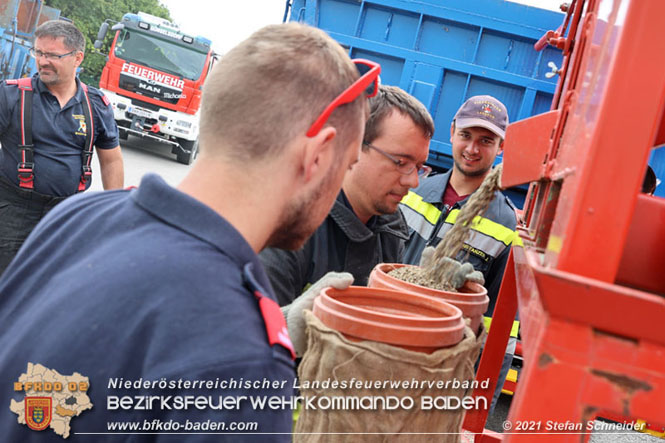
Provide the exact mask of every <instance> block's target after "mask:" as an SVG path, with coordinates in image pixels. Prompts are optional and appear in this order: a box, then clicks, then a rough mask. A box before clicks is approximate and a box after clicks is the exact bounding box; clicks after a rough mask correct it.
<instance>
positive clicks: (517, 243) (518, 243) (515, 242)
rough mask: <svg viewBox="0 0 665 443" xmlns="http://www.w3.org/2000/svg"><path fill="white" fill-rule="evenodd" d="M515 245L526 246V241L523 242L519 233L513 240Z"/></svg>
mask: <svg viewBox="0 0 665 443" xmlns="http://www.w3.org/2000/svg"><path fill="white" fill-rule="evenodd" d="M513 246H520V247H522V248H523V247H524V243H522V239H521V238H520V236H519V234H517V235H516V236H515V239H514V240H513Z"/></svg>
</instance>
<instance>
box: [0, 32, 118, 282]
mask: <svg viewBox="0 0 665 443" xmlns="http://www.w3.org/2000/svg"><path fill="white" fill-rule="evenodd" d="M84 49H85V39H84V38H83V34H81V31H79V30H78V29H77V28H76V26H74V25H73V24H72V23H69V22H66V21H62V20H51V21H48V22H45V23H44V24H42V25H40V26H39V27H38V28H37V30H36V31H35V42H34V47H33V48H32V51H31V52H32V54H33V56H34V57H35V61H36V63H37V69H38V72H37V74H35V76H34V77H32V79H30V78H25V79H19V80H7V81H6V82H4V83H3V84H2V85H1V86H0V143H2V149H1V150H0V208H1V209H0V274H1V273H2V271H4V269H5V268H6V267H7V265H8V264H9V262H10V261H11V260H12V258H13V257H14V255H15V254H16V252H17V251H18V250H19V248H20V247H21V245H22V244H23V241H24V240H25V238H26V237H27V236H28V234H30V232H31V231H32V229H33V228H34V227H35V225H36V224H37V223H38V222H39V220H40V219H41V218H42V217H43V216H44V214H46V213H47V212H48V211H49V210H50V209H51V208H53V207H54V206H55V205H56V204H57V203H59V202H60V201H62V200H63V199H64V198H65V197H68V196H70V195H73V194H75V193H77V192H82V191H85V190H86V189H87V188H88V187H89V186H90V183H91V170H90V161H91V159H92V149H93V146H96V147H97V153H98V156H99V164H100V169H101V176H102V182H103V184H104V189H116V188H121V187H122V186H123V180H124V172H123V161H122V154H121V153H120V146H119V144H118V127H117V125H116V123H115V120H114V119H113V109H111V106H110V103H109V101H108V99H107V98H106V97H105V96H104V95H103V94H102V93H101V92H100V91H99V90H98V89H96V88H93V87H90V86H86V85H85V84H83V83H82V82H81V81H80V80H78V79H77V77H76V68H77V67H78V66H79V65H80V64H81V62H82V61H83V50H84ZM33 122H34V123H33Z"/></svg>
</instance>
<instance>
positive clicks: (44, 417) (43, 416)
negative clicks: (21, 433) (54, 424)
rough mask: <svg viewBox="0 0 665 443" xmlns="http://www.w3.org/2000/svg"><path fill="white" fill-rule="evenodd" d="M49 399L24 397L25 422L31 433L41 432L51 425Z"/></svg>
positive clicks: (50, 399) (50, 403)
mask: <svg viewBox="0 0 665 443" xmlns="http://www.w3.org/2000/svg"><path fill="white" fill-rule="evenodd" d="M52 401H53V399H52V398H51V397H25V422H26V424H27V425H28V427H29V428H30V429H32V430H33V431H43V430H44V429H46V428H48V425H49V424H51V417H52V415H51V409H52V406H53V403H52Z"/></svg>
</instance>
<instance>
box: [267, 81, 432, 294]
mask: <svg viewBox="0 0 665 443" xmlns="http://www.w3.org/2000/svg"><path fill="white" fill-rule="evenodd" d="M369 103H370V116H369V119H368V120H367V123H366V125H365V137H364V139H363V146H362V151H361V153H360V157H359V158H358V162H357V163H356V164H354V165H353V166H352V167H351V168H350V170H349V171H348V172H347V173H346V177H345V178H344V184H343V185H342V191H341V192H340V193H339V195H338V196H337V200H336V201H335V204H334V205H333V208H332V210H331V211H330V214H328V217H327V218H326V220H325V222H324V223H323V224H322V225H321V226H320V227H319V229H317V230H316V232H315V233H314V235H312V237H311V238H310V239H309V241H308V242H307V243H305V246H304V247H303V248H301V249H298V250H285V249H278V248H269V249H266V250H264V251H263V252H261V254H260V257H261V260H262V262H263V264H264V265H265V267H266V270H267V272H268V276H269V277H270V281H271V283H272V285H273V288H274V290H275V294H276V295H277V300H278V301H279V303H280V304H281V305H288V304H289V303H291V302H293V300H294V299H296V298H297V297H298V296H299V295H300V294H301V293H302V291H303V290H304V289H306V288H307V287H309V285H310V284H312V283H315V282H317V281H319V279H321V278H322V277H323V276H324V275H325V274H326V273H327V272H329V271H336V272H348V273H350V274H351V275H353V277H354V281H355V284H357V285H366V284H367V280H368V277H369V274H370V272H371V270H372V268H373V267H374V266H376V265H377V264H378V263H382V262H389V263H395V262H400V261H401V259H402V255H403V252H404V244H405V242H406V240H407V239H408V229H407V225H406V223H405V221H404V218H403V216H402V214H401V212H400V211H399V210H398V205H399V202H400V201H401V200H402V198H403V197H404V196H405V195H406V194H407V193H408V192H409V189H410V188H415V187H416V186H418V180H419V178H423V177H424V176H426V175H427V173H428V172H429V168H428V167H427V166H425V165H424V163H425V161H426V160H427V155H428V152H429V142H430V139H431V137H432V134H433V133H434V122H433V121H432V117H431V116H430V114H429V112H428V111H427V109H426V108H425V106H424V105H423V104H422V103H420V102H419V101H418V100H417V99H416V98H415V97H413V96H411V95H409V94H407V93H406V92H404V91H403V90H401V89H400V88H397V87H394V86H385V85H381V86H380V87H379V92H378V94H377V95H376V96H375V97H372V98H370V100H369ZM311 292H312V291H308V293H311ZM301 298H302V297H301ZM301 302H302V300H300V301H299V302H298V304H301Z"/></svg>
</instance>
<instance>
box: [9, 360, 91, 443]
mask: <svg viewBox="0 0 665 443" xmlns="http://www.w3.org/2000/svg"><path fill="white" fill-rule="evenodd" d="M89 387H90V381H89V380H88V377H85V376H83V375H81V374H79V373H78V372H74V373H73V374H71V375H62V374H60V373H59V372H58V371H56V370H55V369H49V368H47V367H45V366H43V365H41V364H33V363H28V367H27V369H26V371H25V372H24V373H22V374H21V375H20V376H19V378H18V380H16V381H15V382H14V393H15V394H16V395H21V394H22V395H23V397H22V398H21V399H18V400H17V399H15V398H11V399H10V400H9V409H10V410H11V411H12V412H13V413H14V414H16V415H17V417H18V418H17V420H16V421H17V423H18V425H27V426H28V428H30V429H31V430H33V431H44V430H46V429H50V430H52V431H53V432H55V433H56V434H57V435H59V436H61V437H62V438H67V437H69V434H70V431H71V422H72V420H78V419H77V418H76V417H78V416H80V415H81V414H82V413H83V412H85V411H86V410H88V409H91V408H92V402H91V401H90V397H88V388H89ZM12 397H13V396H12ZM3 431H4V429H3ZM0 434H2V433H1V432H0ZM2 441H4V440H2Z"/></svg>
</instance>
